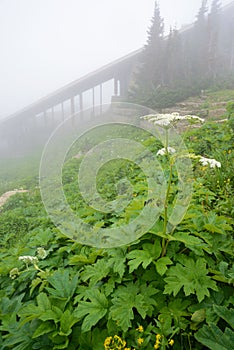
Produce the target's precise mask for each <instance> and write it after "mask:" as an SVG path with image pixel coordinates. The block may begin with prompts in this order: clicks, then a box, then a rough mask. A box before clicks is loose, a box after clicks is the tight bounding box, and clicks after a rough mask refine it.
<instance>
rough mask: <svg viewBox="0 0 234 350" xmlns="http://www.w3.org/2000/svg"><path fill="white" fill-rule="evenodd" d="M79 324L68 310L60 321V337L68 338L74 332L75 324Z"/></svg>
mask: <svg viewBox="0 0 234 350" xmlns="http://www.w3.org/2000/svg"><path fill="white" fill-rule="evenodd" d="M76 322H78V319H77V318H76V317H74V315H73V314H72V313H71V312H70V310H66V311H65V312H64V313H63V315H62V317H61V320H60V331H59V335H66V336H68V335H69V334H71V332H72V327H73V326H74V324H75V323H76Z"/></svg>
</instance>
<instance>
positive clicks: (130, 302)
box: [109, 283, 158, 332]
mask: <svg viewBox="0 0 234 350" xmlns="http://www.w3.org/2000/svg"><path fill="white" fill-rule="evenodd" d="M157 292H158V291H157V290H156V289H154V288H152V287H147V286H146V285H141V286H140V287H139V286H138V284H133V283H128V284H126V286H119V287H118V289H117V290H116V291H115V292H114V294H113V299H112V304H113V305H112V306H111V307H110V313H109V317H110V318H111V319H112V320H114V321H116V322H117V325H118V326H119V327H120V328H121V329H122V330H123V331H124V332H125V331H127V330H128V328H129V327H131V325H132V322H131V321H132V320H133V318H134V312H133V308H135V309H136V310H137V311H138V313H139V314H140V315H141V317H142V318H143V319H144V318H145V317H146V315H147V314H148V313H149V314H151V313H152V311H153V306H154V305H155V303H156V302H155V300H154V299H153V298H152V296H153V295H154V294H156V293H157Z"/></svg>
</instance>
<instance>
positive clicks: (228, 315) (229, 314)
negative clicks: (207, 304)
mask: <svg viewBox="0 0 234 350" xmlns="http://www.w3.org/2000/svg"><path fill="white" fill-rule="evenodd" d="M213 309H214V311H215V312H216V314H217V315H218V316H219V317H221V318H222V319H223V320H225V321H226V322H227V323H228V324H229V325H230V326H231V327H232V328H234V309H228V308H227V307H225V306H218V305H214V306H213Z"/></svg>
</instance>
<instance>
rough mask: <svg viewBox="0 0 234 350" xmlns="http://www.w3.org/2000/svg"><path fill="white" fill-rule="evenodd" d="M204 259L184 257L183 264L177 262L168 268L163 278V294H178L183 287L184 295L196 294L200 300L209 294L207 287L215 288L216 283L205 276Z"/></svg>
mask: <svg viewBox="0 0 234 350" xmlns="http://www.w3.org/2000/svg"><path fill="white" fill-rule="evenodd" d="M208 272H209V271H208V270H207V269H206V261H205V260H204V259H202V258H198V259H197V260H196V261H194V260H193V259H191V258H186V260H185V261H184V266H183V265H181V264H180V263H177V264H176V266H172V267H170V268H169V269H168V272H167V277H166V278H165V279H164V280H165V282H166V286H165V289H164V294H171V293H173V295H174V296H176V295H177V294H178V292H179V291H180V289H181V288H183V290H184V293H185V295H186V296H188V295H190V294H196V295H197V299H198V301H199V302H201V301H202V300H203V299H204V298H205V296H210V292H209V289H213V290H217V286H216V283H215V282H214V281H212V279H211V278H210V277H209V276H207V274H208Z"/></svg>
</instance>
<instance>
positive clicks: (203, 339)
mask: <svg viewBox="0 0 234 350" xmlns="http://www.w3.org/2000/svg"><path fill="white" fill-rule="evenodd" d="M195 338H196V339H197V340H198V341H199V342H200V343H202V344H203V345H205V346H207V347H208V348H209V349H211V350H231V349H233V344H234V332H233V331H232V330H231V329H230V328H226V329H225V331H224V333H223V332H222V331H221V330H220V328H218V327H217V326H216V325H215V324H213V323H211V324H210V325H209V326H207V325H204V326H203V327H202V328H201V329H199V331H198V332H197V333H195Z"/></svg>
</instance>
